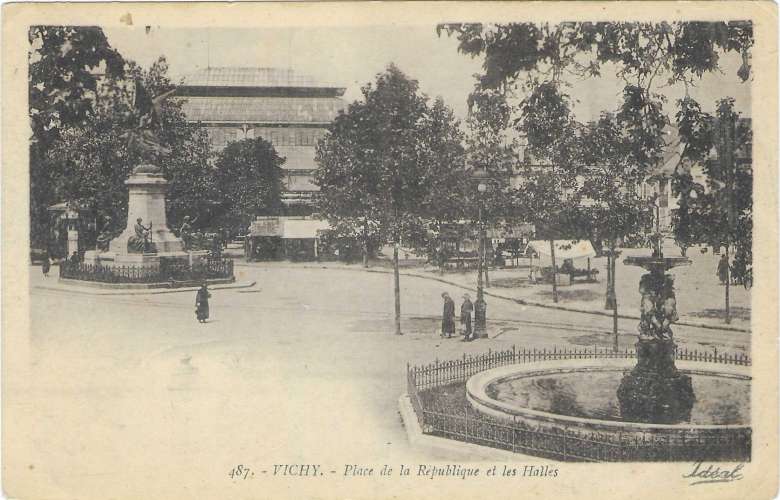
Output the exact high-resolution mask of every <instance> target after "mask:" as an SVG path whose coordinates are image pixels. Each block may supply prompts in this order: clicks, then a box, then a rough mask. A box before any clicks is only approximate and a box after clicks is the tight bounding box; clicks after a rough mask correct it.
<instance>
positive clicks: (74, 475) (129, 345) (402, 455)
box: [8, 263, 750, 496]
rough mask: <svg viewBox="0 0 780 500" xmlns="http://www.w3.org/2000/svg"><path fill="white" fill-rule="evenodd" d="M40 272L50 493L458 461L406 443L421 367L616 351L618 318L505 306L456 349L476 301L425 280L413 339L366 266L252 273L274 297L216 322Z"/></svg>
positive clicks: (36, 352) (627, 342)
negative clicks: (302, 468) (362, 464)
mask: <svg viewBox="0 0 780 500" xmlns="http://www.w3.org/2000/svg"><path fill="white" fill-rule="evenodd" d="M31 271H32V274H31V280H32V293H31V307H32V310H33V311H34V313H33V315H32V318H31V322H32V325H31V326H32V327H31V333H30V335H31V338H30V351H29V356H30V361H31V366H32V370H33V373H34V377H31V378H30V380H26V381H25V382H29V386H28V387H9V389H10V391H11V394H12V396H11V397H9V402H12V404H18V405H22V406H24V407H26V408H27V409H29V410H32V411H31V412H30V413H29V415H30V416H31V418H33V419H35V425H34V426H33V427H32V429H33V431H32V432H33V434H34V435H33V436H31V440H32V441H33V442H37V443H40V444H41V447H45V449H46V453H47V454H52V455H59V456H54V457H52V459H51V460H49V461H48V463H55V462H56V463H59V464H62V466H61V467H60V468H58V469H57V470H56V471H55V470H50V471H35V473H36V474H39V476H38V477H40V478H42V480H41V481H40V482H39V487H40V488H41V490H40V491H41V493H43V494H45V493H54V492H55V491H56V492H59V493H60V494H62V493H66V492H68V491H71V492H73V493H74V495H75V493H76V492H79V493H85V492H84V488H85V487H86V488H89V489H90V490H92V489H94V491H91V492H92V493H96V494H97V493H98V492H99V491H100V489H101V488H103V487H107V486H108V485H107V484H104V483H103V482H102V478H105V480H106V481H115V479H116V476H115V475H114V474H113V472H114V471H116V470H122V471H123V474H125V475H126V476H127V482H126V486H124V487H125V488H127V490H126V491H122V492H121V493H125V494H127V495H131V496H132V495H133V494H141V492H140V491H134V490H133V489H132V488H134V487H137V486H139V485H144V486H145V487H147V488H149V487H151V488H157V487H159V488H163V489H161V490H160V491H159V493H161V494H164V493H166V491H165V490H164V488H166V487H170V486H171V485H173V484H174V483H175V482H172V481H170V475H171V474H177V473H184V472H186V473H187V477H189V478H194V477H202V478H203V484H204V485H209V486H210V487H214V488H219V486H218V485H220V484H222V483H221V481H219V480H217V479H220V480H221V478H223V476H224V475H226V474H227V473H228V471H229V469H230V468H231V467H233V466H235V465H236V464H238V463H242V464H247V465H254V466H255V467H256V468H261V467H270V466H271V465H272V464H270V463H269V462H268V461H269V459H268V458H266V457H273V461H274V463H322V464H326V465H328V464H330V465H333V466H335V465H337V464H342V463H344V462H345V460H349V461H354V460H360V458H361V457H363V458H365V459H366V460H372V458H373V459H374V460H375V459H376V457H386V458H385V459H384V460H385V461H386V462H388V463H404V462H406V463H409V462H414V463H424V462H425V461H426V460H446V459H447V457H440V456H437V455H436V454H435V453H433V452H429V451H425V450H420V449H412V448H411V447H410V446H409V444H408V442H407V439H406V434H405V431H404V428H403V426H402V424H401V421H400V418H399V415H398V409H397V401H398V397H399V395H400V394H401V393H403V392H405V389H406V387H405V367H406V363H407V362H411V363H413V364H414V363H425V362H429V361H433V360H435V359H437V358H438V359H451V358H455V357H459V356H462V355H463V353H479V352H484V351H487V350H488V349H504V348H507V347H511V345H512V344H516V345H517V346H518V347H522V346H524V347H537V348H550V347H553V346H565V347H569V348H571V347H575V346H578V347H584V346H591V347H592V346H599V347H607V346H610V345H612V337H611V333H610V332H611V319H610V318H608V317H602V316H596V315H589V314H582V313H574V312H566V311H555V312H554V313H553V312H551V311H550V310H549V309H543V308H537V307H528V306H521V305H518V304H516V303H514V302H512V301H508V300H500V299H496V298H492V299H490V301H489V310H488V311H489V318H490V321H489V325H488V328H489V333H490V337H491V338H489V339H487V340H479V341H475V342H471V343H464V342H460V341H459V340H458V339H442V338H440V337H439V334H438V332H439V321H440V320H439V317H438V314H439V311H440V308H441V303H440V302H441V299H440V294H441V292H442V291H445V290H446V291H449V292H450V294H451V295H452V296H453V297H455V298H456V299H457V298H459V297H460V295H461V290H459V289H457V288H456V287H452V286H449V285H445V284H443V283H441V282H437V281H433V280H430V279H423V278H419V277H411V276H402V279H401V285H402V290H401V294H402V306H403V325H402V326H403V331H404V332H405V334H404V335H403V336H396V335H394V334H393V320H392V311H393V293H392V290H393V288H392V274H386V273H378V272H365V271H363V270H361V269H360V268H359V267H358V268H350V269H312V268H309V267H303V266H296V265H293V264H282V263H277V264H255V265H251V266H246V265H245V266H240V267H237V268H236V275H237V276H236V277H237V280H239V281H256V282H257V285H255V286H254V287H251V288H242V289H231V290H215V291H213V297H212V299H211V311H212V316H211V319H210V321H209V322H208V323H206V324H199V323H197V322H196V321H195V316H194V300H195V295H194V293H190V292H187V293H166V294H138V293H128V294H127V295H90V294H83V293H78V294H76V293H68V292H64V291H61V290H56V289H46V288H40V286H42V285H46V284H48V285H53V284H54V283H55V282H56V278H54V277H53V276H52V277H50V278H49V279H48V281H47V282H46V283H45V282H44V278H43V277H42V276H40V269H39V268H37V267H36V268H31ZM55 271H56V269H55ZM52 274H53V275H55V274H56V273H52ZM52 288H56V286H55V287H52ZM635 328H636V327H635V322H634V321H630V320H622V321H621V322H620V332H621V335H620V345H621V348H623V347H630V346H632V345H633V342H634V341H635V338H636V337H635V331H636V329H635ZM675 331H676V338H677V341H678V343H679V344H680V345H681V346H684V347H689V348H697V349H712V348H713V347H717V348H718V349H719V350H726V351H731V352H749V347H750V335H749V334H748V333H743V332H734V331H723V330H713V329H700V328H689V327H682V326H681V327H677V328H676V329H675ZM14 392H15V394H14ZM313 419H316V421H313ZM60 428H67V429H79V430H80V431H79V432H78V433H60V432H59V431H58V429H60ZM150 429H153V431H152V432H149V430H150ZM120 443H121V444H120ZM8 447H9V449H12V448H13V442H12V441H9V442H8ZM174 448H175V449H177V450H183V451H186V453H179V454H178V456H179V457H182V459H181V460H180V461H179V462H178V463H154V462H153V461H152V462H150V461H149V458H150V457H154V456H158V455H159V456H170V454H169V453H168V452H169V450H171V449H174ZM42 449H43V448H42ZM313 450H317V451H316V452H313ZM87 451H88V453H87ZM82 452H83V453H82ZM157 452H159V453H157ZM136 457H143V460H142V461H141V460H140V459H138V458H136ZM346 457H349V458H346ZM29 459H30V460H29V461H30V463H31V466H33V467H34V463H35V458H34V457H29ZM16 463H26V462H23V461H17V462H16ZM330 465H328V466H330ZM29 472H30V473H31V474H32V470H31V471H29ZM112 488H113V489H112V491H113V492H114V493H116V494H117V495H118V496H119V495H120V491H116V488H117V485H116V484H115V483H113V484H112ZM120 488H122V487H121V486H120ZM215 491H216V490H215ZM147 492H148V490H147Z"/></svg>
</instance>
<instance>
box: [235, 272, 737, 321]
mask: <svg viewBox="0 0 780 500" xmlns="http://www.w3.org/2000/svg"><path fill="white" fill-rule="evenodd" d="M235 265H238V264H235ZM241 266H242V267H254V266H252V265H250V264H247V263H244V264H242V265H241ZM274 267H275V268H276V269H326V270H328V269H330V270H344V271H362V272H367V273H379V274H392V272H393V271H392V269H380V268H376V267H372V268H363V267H356V268H350V267H329V266H321V265H320V266H315V265H307V264H303V265H300V266H290V265H281V266H274ZM399 274H400V275H401V276H409V277H412V278H420V279H424V280H430V281H438V282H439V283H444V284H446V285H450V286H455V287H458V288H462V289H463V290H468V291H469V292H473V293H476V291H477V289H476V288H473V287H470V286H467V285H463V284H461V283H456V282H454V281H449V280H446V279H444V278H439V277H437V276H426V275H423V274H418V273H410V272H408V271H407V272H404V271H403V270H401V271H399ZM482 293H484V294H485V295H486V296H488V297H493V298H497V299H502V300H509V301H511V302H514V303H516V304H520V305H524V306H532V307H542V308H545V309H553V310H556V311H567V312H575V313H580V314H592V315H596V316H604V317H607V318H611V317H612V313H610V312H604V311H592V310H588V309H579V308H576V307H567V306H558V305H554V304H545V303H542V302H535V301H531V300H526V299H517V298H514V297H507V296H506V295H500V294H497V293H494V292H491V291H488V290H483V291H482ZM618 318H620V319H631V320H636V321H639V319H640V318H639V316H634V315H628V314H618ZM675 324H676V325H679V326H688V327H692V328H703V329H706V330H722V331H726V332H741V333H750V332H751V330H750V328H740V327H738V326H718V325H711V324H707V323H695V322H691V321H684V320H683V321H678V322H677V323H675Z"/></svg>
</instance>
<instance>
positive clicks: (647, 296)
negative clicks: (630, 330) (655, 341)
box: [637, 274, 660, 339]
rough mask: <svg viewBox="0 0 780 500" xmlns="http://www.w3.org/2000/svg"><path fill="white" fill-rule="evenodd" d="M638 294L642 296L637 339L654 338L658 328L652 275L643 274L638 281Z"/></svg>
mask: <svg viewBox="0 0 780 500" xmlns="http://www.w3.org/2000/svg"><path fill="white" fill-rule="evenodd" d="M639 293H640V294H641V295H642V302H641V303H640V305H639V313H640V319H639V325H638V326H637V328H638V329H639V338H640V339H652V338H656V336H657V330H658V327H659V326H660V323H659V322H658V318H657V317H656V316H657V310H656V306H655V302H656V294H655V290H654V287H653V275H652V274H645V275H644V276H642V278H641V279H640V280H639Z"/></svg>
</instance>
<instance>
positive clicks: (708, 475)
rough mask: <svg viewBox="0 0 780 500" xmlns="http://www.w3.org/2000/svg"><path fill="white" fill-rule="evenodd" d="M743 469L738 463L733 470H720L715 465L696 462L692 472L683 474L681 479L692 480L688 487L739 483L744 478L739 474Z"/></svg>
mask: <svg viewBox="0 0 780 500" xmlns="http://www.w3.org/2000/svg"><path fill="white" fill-rule="evenodd" d="M744 467H745V464H744V463H740V464H737V465H736V466H735V467H734V468H733V469H729V468H724V469H721V468H720V466H717V465H713V464H707V465H705V464H704V462H696V463H695V464H693V470H692V471H691V472H690V473H688V474H683V477H684V478H689V479H693V482H691V484H690V486H694V485H696V484H706V483H730V482H732V481H739V480H740V479H742V478H743V477H744V476H743V475H742V474H741V473H740V471H741V470H742V469H743V468H744Z"/></svg>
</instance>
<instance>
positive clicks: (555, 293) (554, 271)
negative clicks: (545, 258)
mask: <svg viewBox="0 0 780 500" xmlns="http://www.w3.org/2000/svg"><path fill="white" fill-rule="evenodd" d="M550 259H551V260H552V286H553V302H555V303H556V304H557V303H558V283H557V279H558V270H557V269H556V268H555V240H550Z"/></svg>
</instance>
